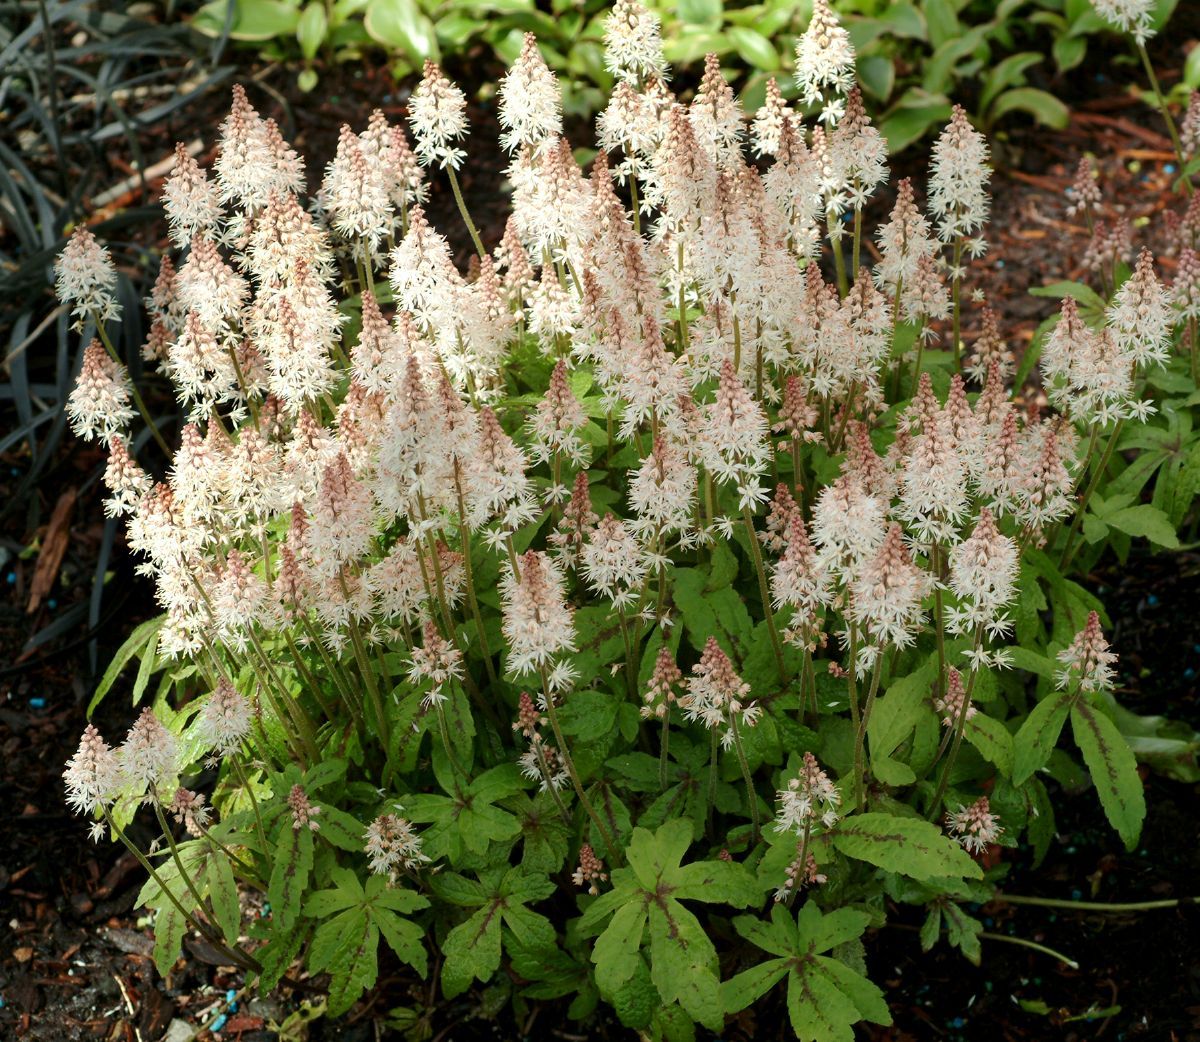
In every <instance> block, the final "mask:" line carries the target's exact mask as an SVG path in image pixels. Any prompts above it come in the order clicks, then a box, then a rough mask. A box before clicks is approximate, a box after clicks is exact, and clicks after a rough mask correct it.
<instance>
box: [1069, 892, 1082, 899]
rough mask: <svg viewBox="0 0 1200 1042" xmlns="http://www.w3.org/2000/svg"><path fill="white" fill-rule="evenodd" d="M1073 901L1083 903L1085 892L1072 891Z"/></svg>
mask: <svg viewBox="0 0 1200 1042" xmlns="http://www.w3.org/2000/svg"><path fill="white" fill-rule="evenodd" d="M1071 900H1072V901H1082V900H1083V891H1082V890H1072V891H1071Z"/></svg>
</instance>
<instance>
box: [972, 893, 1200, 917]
mask: <svg viewBox="0 0 1200 1042" xmlns="http://www.w3.org/2000/svg"><path fill="white" fill-rule="evenodd" d="M992 900H993V901H1002V902H1003V903H1005V904H1010V905H1031V906H1033V907H1035V908H1065V909H1067V910H1068V911H1072V912H1111V913H1113V914H1114V915H1119V914H1120V913H1122V912H1152V911H1155V910H1156V909H1159V908H1179V907H1180V906H1182V905H1196V904H1200V897H1169V898H1163V899H1162V900H1159V901H1117V902H1111V901H1067V900H1059V899H1058V898H1054V897H1023V896H1021V895H1020V894H1003V893H997V894H994V895H993V896H992Z"/></svg>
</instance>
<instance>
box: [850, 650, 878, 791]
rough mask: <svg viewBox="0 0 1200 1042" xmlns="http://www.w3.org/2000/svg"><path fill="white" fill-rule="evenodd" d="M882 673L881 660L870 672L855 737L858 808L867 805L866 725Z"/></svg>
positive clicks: (855, 779)
mask: <svg viewBox="0 0 1200 1042" xmlns="http://www.w3.org/2000/svg"><path fill="white" fill-rule="evenodd" d="M882 673H883V669H882V662H881V659H877V660H876V662H875V668H874V670H872V672H871V687H870V690H869V691H868V692H867V700H866V702H864V703H863V711H862V717H861V718H860V719H859V721H858V731H857V732H856V734H857V737H856V740H855V744H854V784H855V788H856V791H857V793H858V805H859V807H865V806H866V803H867V791H866V758H867V751H866V750H867V723H868V721H869V720H870V719H871V709H872V707H873V706H874V705H875V696H876V695H877V694H878V693H879V678H880V675H881V674H882Z"/></svg>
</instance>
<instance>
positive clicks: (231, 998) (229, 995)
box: [225, 988, 237, 1002]
mask: <svg viewBox="0 0 1200 1042" xmlns="http://www.w3.org/2000/svg"><path fill="white" fill-rule="evenodd" d="M225 1001H226V1002H237V989H236V988H230V989H229V990H228V991H227V992H225Z"/></svg>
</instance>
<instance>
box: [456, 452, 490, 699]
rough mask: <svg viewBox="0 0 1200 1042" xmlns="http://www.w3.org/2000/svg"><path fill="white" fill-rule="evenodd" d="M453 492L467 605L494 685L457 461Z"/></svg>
mask: <svg viewBox="0 0 1200 1042" xmlns="http://www.w3.org/2000/svg"><path fill="white" fill-rule="evenodd" d="M454 490H455V492H456V493H457V494H458V537H459V539H460V540H461V542H462V549H463V571H464V572H465V574H466V580H467V604H468V605H469V606H470V608H471V615H472V617H473V618H474V619H475V628H476V629H477V630H478V631H479V648H480V650H481V651H482V652H483V664H484V668H485V669H486V670H487V675H488V681H489V682H490V683H492V684H495V683H496V667H495V666H494V665H492V652H491V649H490V648H489V647H488V639H487V633H486V632H484V629H483V615H482V613H481V612H480V611H479V601H478V600H477V599H476V597H475V572H474V566H473V565H472V564H471V526H470V525H469V524H467V506H466V500H465V498H464V496H463V490H462V466H461V464H460V463H459V462H458V460H457V459H455V461H454Z"/></svg>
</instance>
